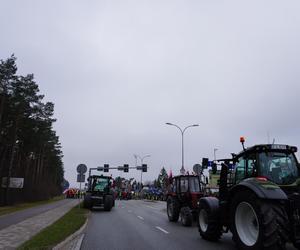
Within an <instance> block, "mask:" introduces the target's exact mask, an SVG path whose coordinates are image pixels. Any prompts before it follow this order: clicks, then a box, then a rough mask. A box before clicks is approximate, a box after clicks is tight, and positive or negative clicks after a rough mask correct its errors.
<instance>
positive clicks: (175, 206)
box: [167, 196, 180, 222]
mask: <svg viewBox="0 0 300 250" xmlns="http://www.w3.org/2000/svg"><path fill="white" fill-rule="evenodd" d="M179 213H180V205H179V202H178V200H177V199H176V198H173V197H171V196H170V197H169V198H168V200H167V214H168V218H169V221H172V222H177V221H178V219H179Z"/></svg>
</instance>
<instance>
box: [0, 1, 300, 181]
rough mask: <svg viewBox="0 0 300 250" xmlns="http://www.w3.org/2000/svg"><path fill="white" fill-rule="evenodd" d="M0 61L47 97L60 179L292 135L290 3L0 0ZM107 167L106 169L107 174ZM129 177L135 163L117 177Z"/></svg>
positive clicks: (296, 21)
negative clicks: (138, 159) (83, 168)
mask: <svg viewBox="0 0 300 250" xmlns="http://www.w3.org/2000/svg"><path fill="white" fill-rule="evenodd" d="M0 3H1V5H0V28H1V29H0V30H1V33H0V58H1V59H6V58H7V57H9V56H10V55H11V54H12V53H14V54H15V55H16V57H17V58H18V60H17V64H18V67H19V74H27V73H34V74H35V78H36V81H37V83H38V84H39V86H40V89H41V92H42V93H43V94H45V96H46V97H45V98H46V100H49V101H53V102H54V103H55V117H56V118H57V119H58V121H57V123H56V124H55V129H56V130H57V133H58V135H59V136H60V140H61V143H62V146H63V152H64V155H65V157H64V164H65V172H66V173H65V176H66V178H67V179H68V180H69V181H71V183H72V185H75V184H76V183H75V179H76V170H75V168H76V166H77V165H78V164H79V163H81V162H83V163H86V164H87V165H88V167H96V166H99V165H103V164H104V163H110V164H111V165H113V166H117V165H120V164H124V163H129V164H131V165H134V162H135V161H134V158H133V154H135V153H136V154H140V155H144V154H151V155H152V156H151V158H148V159H147V163H148V164H149V166H150V170H149V173H147V174H146V175H145V179H146V180H147V179H148V180H150V179H153V178H154V177H156V176H157V175H158V172H159V169H160V168H161V167H162V166H165V167H166V168H167V170H168V171H169V170H170V169H172V170H173V173H177V172H178V171H179V169H180V164H181V149H180V133H179V131H178V130H177V129H176V128H175V127H170V126H167V125H165V122H173V123H176V124H178V125H180V126H185V125H190V124H193V123H199V125H200V126H199V127H197V128H191V129H190V130H188V131H187V132H186V136H185V156H186V161H185V163H186V166H187V168H189V169H191V168H192V166H193V164H195V163H198V162H200V160H201V158H202V157H205V156H207V157H212V156H213V148H215V147H217V148H218V149H219V150H218V152H217V155H218V156H219V157H227V156H229V153H230V152H237V151H239V150H240V149H241V146H240V144H239V136H241V135H244V136H245V137H246V140H247V142H246V144H247V145H252V144H255V143H265V142H267V133H268V131H269V134H270V137H271V138H276V142H278V143H287V144H294V145H297V146H299V145H300V144H299V142H300V135H299V132H300V129H299V122H300V115H299V114H298V108H299V104H300V100H299V97H298V95H299V93H300V92H299V90H300V85H299V78H300V70H299V65H300V46H299V44H300V15H299V13H300V2H299V1H298V0H295V1H277V0H268V1H262V0H251V1H250V0H249V1H241V0H237V1H213V0H209V1H202V0H195V1H187V0H182V1H177V0H169V1H168V0H157V1H156V0H148V1H144V0H135V1H133V0H132V1H126V0H120V1H114V0H108V1H101V0H97V1H96V0H95V1H91V0H89V1H75V0H69V1H63V0H56V1H54V0H51V1H38V0H36V1H29V0H28V1H26V0H22V1H16V0H7V1H5V0H0ZM112 173H113V174H114V175H116V174H118V173H117V172H112ZM123 176H124V177H126V176H128V177H131V176H133V177H138V176H139V173H137V171H131V172H130V173H129V174H123Z"/></svg>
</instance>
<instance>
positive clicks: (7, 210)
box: [0, 195, 64, 216]
mask: <svg viewBox="0 0 300 250" xmlns="http://www.w3.org/2000/svg"><path fill="white" fill-rule="evenodd" d="M62 199H64V195H61V196H57V197H54V198H52V199H49V200H44V201H35V202H27V203H20V204H16V205H14V206H4V207H0V216H1V215H5V214H10V213H13V212H17V211H20V210H23V209H26V208H31V207H36V206H40V205H44V204H48V203H52V202H55V201H59V200H62Z"/></svg>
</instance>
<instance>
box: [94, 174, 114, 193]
mask: <svg viewBox="0 0 300 250" xmlns="http://www.w3.org/2000/svg"><path fill="white" fill-rule="evenodd" d="M111 180H112V178H111V177H110V176H103V175H100V176H99V175H92V176H90V177H89V178H88V191H90V192H92V193H108V192H109V189H110V187H111Z"/></svg>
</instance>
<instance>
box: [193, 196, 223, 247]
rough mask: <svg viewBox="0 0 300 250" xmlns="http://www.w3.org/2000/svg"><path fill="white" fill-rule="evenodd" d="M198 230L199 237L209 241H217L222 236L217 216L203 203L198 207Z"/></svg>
mask: <svg viewBox="0 0 300 250" xmlns="http://www.w3.org/2000/svg"><path fill="white" fill-rule="evenodd" d="M198 229H199V233H200V235H201V237H202V238H203V239H206V240H209V241H217V240H219V239H220V238H221V235H222V225H221V223H220V220H219V214H218V213H217V212H216V211H213V209H212V208H211V207H210V206H209V205H208V204H207V203H205V202H200V205H199V213H198Z"/></svg>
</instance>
